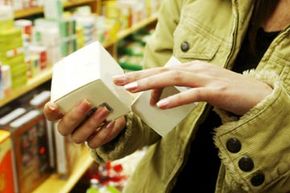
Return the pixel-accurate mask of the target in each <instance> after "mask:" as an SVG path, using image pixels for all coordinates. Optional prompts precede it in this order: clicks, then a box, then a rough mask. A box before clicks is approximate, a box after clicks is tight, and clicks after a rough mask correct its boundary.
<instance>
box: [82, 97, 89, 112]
mask: <svg viewBox="0 0 290 193" xmlns="http://www.w3.org/2000/svg"><path fill="white" fill-rule="evenodd" d="M90 109H91V103H90V102H89V101H88V100H87V99H85V100H83V101H82V102H81V105H80V110H81V111H83V112H87V111H89V110H90Z"/></svg>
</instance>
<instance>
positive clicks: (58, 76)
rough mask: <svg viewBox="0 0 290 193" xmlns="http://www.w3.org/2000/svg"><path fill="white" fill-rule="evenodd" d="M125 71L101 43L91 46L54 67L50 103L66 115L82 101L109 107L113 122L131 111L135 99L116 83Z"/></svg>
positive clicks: (110, 118) (110, 117)
mask: <svg viewBox="0 0 290 193" xmlns="http://www.w3.org/2000/svg"><path fill="white" fill-rule="evenodd" d="M123 73H124V72H123V70H122V68H121V67H120V66H119V65H118V64H117V63H116V61H115V60H114V59H113V58H112V56H111V55H110V54H109V53H108V52H107V51H106V50H105V49H104V48H103V46H102V45H101V44H100V43H99V42H95V43H92V44H90V45H88V46H86V47H84V48H82V49H80V50H78V51H77V52H75V53H73V54H71V55H69V56H67V57H65V58H64V59H62V60H61V61H60V62H58V63H56V64H55V66H54V68H53V75H52V85H51V100H52V101H53V102H55V103H56V104H57V105H58V106H59V107H60V109H61V110H62V112H64V113H66V112H68V111H69V110H71V109H72V108H73V107H74V106H75V105H76V104H78V103H80V102H81V101H82V100H83V99H87V100H88V101H89V102H91V103H92V104H93V105H94V106H96V107H98V106H99V105H102V104H104V103H105V104H106V105H108V106H109V107H110V108H111V109H112V112H111V113H110V115H109V117H108V119H109V120H114V119H116V118H118V117H120V116H122V115H124V114H126V113H128V112H129V111H130V105H131V104H132V102H133V100H134V97H133V95H131V94H130V93H129V92H127V91H126V90H125V89H124V88H123V87H118V86H116V85H115V84H114V83H113V79H112V77H113V76H115V75H120V74H123Z"/></svg>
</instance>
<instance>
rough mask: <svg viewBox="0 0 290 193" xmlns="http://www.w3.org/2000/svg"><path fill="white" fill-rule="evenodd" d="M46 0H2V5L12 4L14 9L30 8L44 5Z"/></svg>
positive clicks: (0, 1)
mask: <svg viewBox="0 0 290 193" xmlns="http://www.w3.org/2000/svg"><path fill="white" fill-rule="evenodd" d="M43 1H44V0H0V5H1V4H5V5H11V6H13V9H14V10H22V9H29V8H32V7H37V6H42V5H43Z"/></svg>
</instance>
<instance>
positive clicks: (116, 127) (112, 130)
mask: <svg viewBox="0 0 290 193" xmlns="http://www.w3.org/2000/svg"><path fill="white" fill-rule="evenodd" d="M125 126H126V121H125V119H124V118H120V119H117V120H116V121H114V122H111V124H109V125H107V127H105V128H102V129H101V130H100V131H99V132H97V133H95V134H93V135H92V136H91V137H90V138H89V139H88V141H87V142H88V146H89V147H90V148H92V149H95V148H98V147H100V146H102V145H104V144H106V143H108V142H110V141H112V140H113V139H114V138H116V137H117V136H118V134H119V133H120V132H121V131H122V130H123V129H124V128H125Z"/></svg>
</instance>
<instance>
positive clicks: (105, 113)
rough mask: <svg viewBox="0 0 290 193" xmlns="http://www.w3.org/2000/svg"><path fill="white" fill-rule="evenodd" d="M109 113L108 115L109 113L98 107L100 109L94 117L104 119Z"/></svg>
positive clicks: (105, 109)
mask: <svg viewBox="0 0 290 193" xmlns="http://www.w3.org/2000/svg"><path fill="white" fill-rule="evenodd" d="M109 113H110V111H109V110H108V109H107V108H106V107H100V108H99V109H98V110H97V114H96V116H99V117H105V116H107V115H108V114H109Z"/></svg>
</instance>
